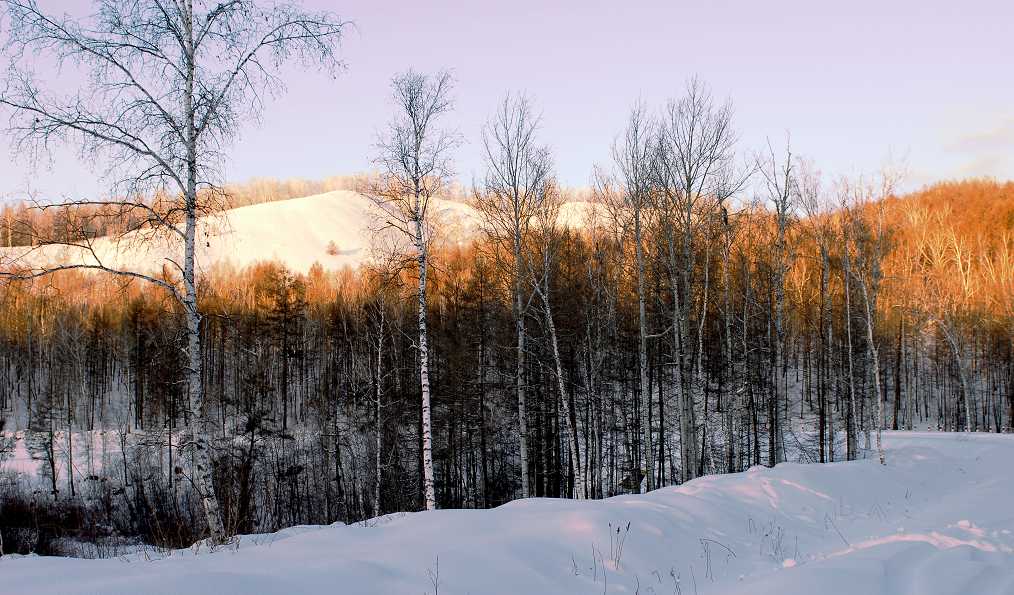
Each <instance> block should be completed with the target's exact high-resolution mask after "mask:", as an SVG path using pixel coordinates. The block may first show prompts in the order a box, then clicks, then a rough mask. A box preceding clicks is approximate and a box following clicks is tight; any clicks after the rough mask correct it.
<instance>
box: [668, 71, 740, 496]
mask: <svg viewBox="0 0 1014 595" xmlns="http://www.w3.org/2000/svg"><path fill="white" fill-rule="evenodd" d="M735 142H736V135H735V132H734V130H733V128H732V106H731V104H730V103H724V104H716V102H715V100H714V98H713V97H712V95H711V92H710V90H708V88H707V87H706V86H705V85H704V84H703V83H702V82H700V81H699V80H697V79H691V80H690V81H689V82H688V83H687V85H686V89H685V91H684V94H683V96H681V97H680V98H678V99H675V100H672V101H670V102H669V104H668V106H667V108H666V110H665V112H664V114H663V117H662V121H661V123H660V125H659V130H658V136H657V141H656V143H655V151H654V159H653V160H652V164H653V168H652V176H653V178H654V180H655V185H656V187H657V189H658V193H659V207H660V210H661V214H660V217H661V218H662V220H663V221H664V224H663V225H662V230H661V231H662V234H663V237H664V242H665V248H664V249H665V255H666V266H667V268H668V274H669V285H670V291H671V293H672V300H673V304H672V334H673V345H674V350H673V352H674V354H675V359H676V361H675V362H674V364H673V370H674V372H675V383H674V386H675V387H676V390H677V395H678V401H679V405H678V407H679V424H680V430H679V433H680V461H681V468H680V479H681V480H682V481H684V482H685V481H689V480H691V479H693V478H695V477H697V476H698V475H699V474H700V471H701V469H700V464H701V459H700V454H699V449H698V446H697V441H696V434H697V422H696V412H695V396H694V395H695V393H696V392H703V388H704V387H703V386H702V385H701V378H700V377H698V378H697V379H696V380H697V381H696V382H692V381H691V378H692V377H693V376H694V374H695V370H693V369H692V368H693V367H694V366H693V362H694V358H693V357H692V354H691V352H690V350H691V349H693V345H692V343H691V341H692V340H693V339H692V337H691V336H690V332H691V331H690V329H691V327H690V324H691V309H692V304H691V301H692V294H691V287H692V283H693V273H694V268H695V265H696V256H695V253H694V236H695V234H696V233H697V231H698V227H699V224H700V222H701V221H703V220H704V219H706V218H709V217H710V216H711V214H712V213H713V211H714V210H715V209H716V208H717V207H718V206H719V205H720V204H721V201H720V200H718V196H719V195H720V194H726V195H727V194H728V191H729V189H731V188H734V187H735V186H737V184H730V183H729V181H730V179H731V177H730V170H731V168H732V166H733V160H734V158H735V154H734V146H735ZM700 315H701V316H704V312H703V311H702V312H701V313H700ZM698 328H700V327H698Z"/></svg>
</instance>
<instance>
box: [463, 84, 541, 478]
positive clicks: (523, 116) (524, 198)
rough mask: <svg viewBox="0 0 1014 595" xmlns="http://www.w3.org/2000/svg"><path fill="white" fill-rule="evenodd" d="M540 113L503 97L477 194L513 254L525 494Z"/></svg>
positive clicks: (486, 139) (498, 241)
mask: <svg viewBox="0 0 1014 595" xmlns="http://www.w3.org/2000/svg"><path fill="white" fill-rule="evenodd" d="M538 127H539V117H538V116H536V115H535V114H533V112H532V106H531V103H530V102H529V100H528V99H527V98H525V97H523V96H517V97H512V96H511V95H509V94H508V95H507V96H505V97H504V99H503V101H502V102H501V104H500V106H499V107H498V108H497V111H496V114H495V115H494V116H493V119H492V120H490V121H489V122H488V123H487V124H486V127H485V128H484V129H483V133H482V143H483V148H484V151H485V159H486V177H485V180H484V183H483V186H482V189H481V191H477V192H476V193H475V206H476V207H477V208H478V210H479V212H480V213H481V214H482V219H483V226H484V230H485V233H486V235H487V237H488V238H489V239H490V240H491V242H492V243H493V244H494V245H496V246H497V247H498V248H499V249H500V250H502V251H503V252H506V253H507V254H508V255H509V256H508V257H507V258H506V259H503V258H501V259H498V262H499V263H500V264H501V267H502V268H503V269H505V271H506V273H507V276H508V278H509V281H510V283H511V286H512V288H511V291H512V294H513V295H512V308H513V315H514V328H515V334H516V336H517V351H516V354H517V362H516V368H515V370H516V371H515V390H516V393H517V401H518V425H519V428H520V432H519V441H520V450H521V497H522V498H527V497H528V496H529V495H530V494H531V486H530V481H529V477H528V417H527V413H526V406H525V335H526V331H525V317H526V312H527V311H528V303H529V300H528V299H526V298H525V291H524V287H525V285H526V284H525V276H526V274H525V270H524V269H525V264H524V251H525V250H526V249H527V246H526V245H527V243H528V242H529V241H530V238H529V235H530V232H531V222H532V218H533V217H534V216H535V214H536V212H537V211H538V208H539V201H541V200H543V199H544V198H545V197H546V195H547V185H548V184H549V183H550V158H549V150H548V149H547V148H546V147H545V146H543V145H540V144H538V142H537V139H536V136H535V135H536V133H537V132H538Z"/></svg>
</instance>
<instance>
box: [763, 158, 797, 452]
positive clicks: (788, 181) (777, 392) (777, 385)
mask: <svg viewBox="0 0 1014 595" xmlns="http://www.w3.org/2000/svg"><path fill="white" fill-rule="evenodd" d="M757 169H758V170H759V171H760V172H761V175H762V176H763V178H764V188H765V191H766V193H767V199H768V200H769V201H770V202H771V204H772V205H773V206H774V208H775V226H776V229H777V234H776V236H775V254H774V266H773V271H774V274H773V277H774V280H773V285H774V292H775V304H774V306H775V308H774V310H775V311H774V324H775V362H774V366H775V369H774V383H773V385H772V386H773V388H774V390H773V391H772V394H771V399H770V401H769V407H768V465H769V466H771V467H773V466H775V465H776V464H778V463H779V462H781V461H784V460H785V437H784V432H785V428H784V427H783V424H784V423H785V422H786V421H787V420H783V419H782V414H781V408H782V405H783V404H785V405H786V406H787V402H788V401H787V399H788V395H787V394H786V392H787V391H786V389H787V386H786V382H787V379H786V363H785V276H786V274H787V273H788V269H789V262H788V250H787V247H786V235H787V232H788V227H789V223H790V220H791V217H792V210H793V208H794V206H795V205H796V203H797V202H798V198H797V196H798V185H797V181H796V173H795V162H794V160H793V157H792V149H791V148H790V147H789V143H788V142H786V144H785V156H784V158H781V159H780V158H778V157H776V156H775V150H774V148H773V147H772V146H771V143H770V142H768V152H767V155H765V156H764V157H761V158H758V163H757Z"/></svg>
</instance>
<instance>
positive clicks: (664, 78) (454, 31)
mask: <svg viewBox="0 0 1014 595" xmlns="http://www.w3.org/2000/svg"><path fill="white" fill-rule="evenodd" d="M41 3H42V4H43V5H44V6H46V5H48V6H51V7H56V8H57V9H58V10H64V9H67V10H71V11H72V12H74V11H81V12H83V13H87V8H88V3H87V2H85V1H84V0H63V1H56V0H48V1H43V2H41ZM302 4H303V5H304V6H305V7H307V8H312V9H327V10H331V11H333V12H335V13H336V14H338V15H339V16H340V17H341V18H342V19H346V20H349V21H351V22H353V23H354V29H350V31H349V33H348V35H347V36H346V38H345V40H344V42H343V45H342V50H341V55H342V59H343V60H344V62H345V64H346V69H345V70H344V71H343V72H341V73H340V75H339V76H338V77H337V78H334V79H332V78H329V77H327V76H323V75H321V74H319V73H316V72H312V71H310V72H305V71H302V70H299V69H296V68H287V69H286V70H285V72H284V74H285V77H286V83H287V92H286V93H285V94H284V95H283V96H282V97H280V98H278V99H275V100H272V101H269V103H268V104H267V106H266V107H265V110H264V112H263V114H262V117H261V118H260V120H259V121H258V122H250V123H248V125H246V126H244V128H243V129H242V130H241V133H240V135H239V137H238V138H237V139H236V140H235V141H234V142H233V143H232V145H231V146H230V147H229V148H228V152H227V161H226V163H225V166H224V175H225V177H226V181H243V180H246V179H249V178H251V177H255V176H269V177H274V178H279V179H284V178H291V177H303V178H311V179H316V178H324V177H328V176H332V175H340V174H350V173H356V172H362V171H367V170H369V169H371V163H372V159H373V157H374V156H375V154H376V150H375V147H374V145H375V143H376V138H377V133H378V131H379V130H380V129H382V127H383V126H384V124H385V123H386V122H387V121H388V120H389V119H390V116H391V113H392V105H391V103H390V100H389V95H390V81H391V78H392V76H394V75H395V74H396V73H398V72H401V71H404V70H406V69H408V68H413V69H416V70H420V71H424V72H434V71H437V70H440V69H450V70H451V71H452V73H453V75H454V77H455V79H456V81H457V83H456V87H455V111H454V113H453V114H452V115H451V116H450V117H449V118H448V119H447V121H446V123H447V124H448V125H449V126H451V127H452V128H454V129H456V130H457V131H458V132H460V134H461V135H462V137H463V138H464V140H465V143H464V144H463V145H462V146H461V147H460V148H459V149H458V151H457V154H456V156H455V157H456V158H455V163H456V173H457V176H458V179H459V181H461V182H463V183H466V184H468V183H470V182H471V181H472V180H474V179H479V178H481V176H482V175H483V171H484V165H483V162H482V159H481V156H480V155H481V152H482V151H481V145H480V142H481V141H480V131H481V129H482V126H483V124H484V122H485V121H486V120H487V119H488V118H489V117H490V115H491V114H492V112H493V111H494V109H495V108H496V105H497V102H498V101H499V99H500V98H501V97H502V96H503V94H504V93H505V92H507V91H511V92H515V93H518V92H520V93H525V94H526V95H528V96H529V97H530V98H531V99H532V100H533V102H534V103H535V105H536V107H537V109H538V111H540V112H541V115H542V126H541V129H540V136H541V138H542V140H543V141H544V142H545V143H547V144H548V145H549V146H550V147H551V148H552V150H553V153H554V157H555V163H556V169H557V175H558V178H559V179H560V181H561V182H562V183H563V184H565V185H568V186H586V185H588V184H589V183H590V180H591V173H592V168H593V166H594V165H595V164H602V165H608V163H609V159H610V145H611V143H612V141H613V139H614V138H615V137H616V135H617V134H618V133H620V132H621V130H622V128H623V126H624V123H625V120H626V117H627V113H628V111H629V109H630V107H631V105H632V104H633V103H634V102H635V101H637V100H638V99H641V100H643V101H645V102H646V103H647V104H648V106H649V107H650V108H651V109H656V110H657V109H661V108H662V107H663V106H664V105H665V102H666V101H667V99H668V98H671V97H675V96H678V95H679V94H680V92H681V90H682V89H683V87H684V84H685V82H686V80H687V79H688V78H689V77H691V76H697V77H699V78H700V79H701V80H703V81H705V82H706V83H707V84H708V85H709V86H710V87H711V90H712V92H713V94H714V95H715V96H716V97H718V98H719V99H725V98H728V99H730V100H731V101H732V103H733V106H734V110H735V120H734V122H735V126H736V129H737V130H738V131H739V137H740V141H739V145H738V146H739V149H740V151H741V152H742V154H743V155H744V156H749V155H751V154H753V153H754V152H756V151H758V150H760V149H762V148H764V147H765V143H766V141H767V139H771V140H772V141H773V142H775V143H776V144H777V143H783V142H784V140H785V138H786V136H787V135H789V137H790V138H791V144H792V148H793V150H794V152H795V153H797V154H801V155H804V156H806V157H807V158H808V159H810V160H812V161H813V162H814V163H815V164H817V166H818V167H819V168H820V169H821V170H822V171H823V172H824V174H825V175H826V176H828V177H835V176H839V175H856V174H859V173H864V172H873V171H875V170H877V169H879V168H880V167H882V166H884V165H886V164H891V165H893V166H895V167H897V166H903V167H904V168H905V170H906V171H907V175H906V178H905V181H904V186H905V187H907V188H917V187H920V186H923V185H925V184H928V183H932V182H934V181H937V180H942V179H951V178H962V177H970V176H990V177H996V178H1000V179H1008V178H1014V76H1012V74H1014V73H1012V70H1011V66H1012V65H1014V25H1012V24H1011V23H1014V5H1011V4H1010V3H1008V2H1006V1H1002V0H995V1H993V2H982V1H974V0H971V1H968V0H966V1H963V2H953V1H951V2H936V1H925V0H924V1H915V0H892V1H890V2H886V1H880V2H871V1H867V0H858V1H854V2H833V3H832V2H813V1H807V2H804V1H796V0H791V1H788V0H786V1H782V0H769V1H765V2H756V1H751V2H748V1H743V2H733V1H715V2H704V1H701V2H694V3H690V2H683V1H675V0H669V1H664V0H657V1H656V0H652V1H613V2H597V1H595V0H585V1H576V0H565V1H558V2H551V1H542V2H539V1H532V0H514V1H512V2H483V1H478V0H476V1H471V2H465V1H454V2H452V1H448V0H432V1H427V2H407V1H401V2H398V1H391V0H349V1H345V2H333V1H327V0H304V2H303V3H302ZM68 6H69V7H70V8H68ZM39 74H40V76H42V77H43V78H45V77H46V76H47V75H49V76H52V77H56V76H57V73H55V72H46V71H44V70H40V71H39ZM60 76H63V75H62V74H61V75H60ZM5 121H6V116H0V122H5ZM0 149H3V150H4V152H5V154H6V155H9V156H10V158H9V159H7V160H2V161H0V196H2V197H5V198H8V199H10V198H16V197H18V196H20V195H23V193H24V192H25V191H26V190H27V189H31V190H34V191H37V192H42V193H47V194H54V193H55V194H62V195H78V194H88V193H95V192H101V191H102V190H103V188H104V186H103V184H104V182H103V181H102V180H101V179H99V177H98V174H99V173H100V171H101V168H100V167H99V165H100V164H96V163H91V162H85V163H82V162H81V161H80V160H79V159H78V158H77V156H76V154H75V153H74V151H72V150H70V149H56V150H55V151H54V152H53V153H52V157H51V159H50V160H48V161H47V162H44V163H41V164H35V165H33V164H31V163H30V162H29V161H28V160H26V159H25V158H24V156H23V155H18V154H15V153H12V152H11V150H10V144H9V143H8V141H7V140H6V137H5V138H4V139H3V140H0Z"/></svg>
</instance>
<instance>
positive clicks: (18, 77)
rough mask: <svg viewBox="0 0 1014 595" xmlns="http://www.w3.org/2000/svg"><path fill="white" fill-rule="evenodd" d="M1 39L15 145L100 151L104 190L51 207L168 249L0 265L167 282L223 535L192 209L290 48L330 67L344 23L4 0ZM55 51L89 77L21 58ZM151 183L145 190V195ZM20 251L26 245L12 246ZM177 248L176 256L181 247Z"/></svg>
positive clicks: (197, 456)
mask: <svg viewBox="0 0 1014 595" xmlns="http://www.w3.org/2000/svg"><path fill="white" fill-rule="evenodd" d="M4 4H5V5H6V8H7V13H8V16H9V18H10V27H9V31H10V34H9V39H8V40H7V50H8V51H9V52H10V53H11V55H12V56H13V58H12V63H11V66H10V75H9V78H8V80H7V81H6V84H5V87H4V90H3V92H2V93H0V105H2V106H4V107H6V108H7V109H8V110H9V111H10V113H11V119H10V126H9V132H10V133H11V134H12V135H13V136H14V137H15V139H16V141H17V146H18V147H19V148H21V149H28V150H33V149H35V150H38V149H43V150H44V149H46V148H48V147H49V145H50V144H51V143H53V142H55V141H67V142H72V143H75V144H77V146H79V147H80V149H81V155H82V157H83V158H87V159H93V158H94V156H95V155H103V156H104V157H106V158H107V160H108V163H109V167H108V169H107V170H106V177H107V178H108V179H110V180H111V181H112V182H113V192H112V194H111V195H112V196H127V197H141V198H127V199H109V200H93V201H89V200H82V201H72V202H67V203H62V204H60V205H57V206H56V207H51V208H62V209H65V210H66V211H68V213H69V214H72V213H73V212H74V211H75V210H78V209H83V208H86V207H96V208H101V209H105V210H106V211H105V212H106V213H107V214H109V215H111V216H115V217H120V218H123V217H128V216H131V217H136V218H137V220H138V221H140V223H138V224H137V225H136V226H134V228H133V231H134V233H133V234H132V235H131V237H132V238H134V239H142V240H143V241H148V240H150V239H152V238H154V237H157V236H163V237H165V238H168V241H169V242H171V243H172V245H174V246H176V247H177V256H175V257H173V258H169V259H167V261H166V262H165V263H164V268H166V269H168V272H166V273H164V274H163V275H160V276H159V275H153V274H148V273H144V272H139V271H134V270H127V269H124V268H118V267H115V266H113V265H110V264H107V263H105V262H103V259H102V258H101V257H100V255H99V253H98V251H96V250H95V248H94V244H93V243H92V242H91V240H90V239H89V238H88V236H87V235H84V236H83V237H81V236H79V237H80V241H70V242H68V243H70V244H72V245H73V246H74V247H75V248H77V249H79V250H80V251H81V253H83V254H84V255H85V258H84V260H83V261H81V262H69V263H64V264H55V265H54V264H52V263H45V262H43V263H38V262H33V261H31V260H30V259H28V258H21V259H19V260H17V261H16V262H11V263H7V266H5V267H4V272H3V275H4V276H6V277H7V278H8V279H15V280H26V279H32V278H36V277H40V276H43V275H48V274H51V273H54V272H56V271H60V270H68V269H87V270H99V271H104V272H107V273H110V274H114V275H118V276H121V277H124V278H126V279H137V280H143V281H146V282H149V283H152V284H155V285H157V286H159V287H161V288H163V289H164V290H166V291H167V292H168V293H169V294H171V295H172V296H173V297H174V298H175V299H176V300H177V301H178V303H179V304H180V305H181V307H182V309H183V313H184V314H185V317H186V345H185V346H184V350H185V351H186V354H187V361H188V366H187V378H186V384H187V407H188V410H189V427H188V434H189V437H190V438H189V440H188V442H187V445H188V446H189V447H190V448H191V449H192V452H193V461H194V465H193V478H192V479H193V484H194V487H195V488H196V490H197V492H198V493H199V495H200V498H201V501H202V503H203V507H204V513H205V517H206V520H207V523H208V528H209V532H210V534H211V539H212V541H213V542H222V541H224V539H225V528H224V526H223V523H222V515H221V512H220V510H219V504H218V498H217V497H216V495H215V491H214V486H213V485H212V473H211V456H210V443H209V439H208V433H207V431H206V430H205V428H203V427H202V426H203V425H204V423H203V422H204V411H203V410H204V406H203V402H204V390H203V386H202V372H201V349H200V340H201V339H200V329H201V312H200V310H199V308H198V303H197V276H196V274H197V262H196V251H195V244H196V235H197V219H198V217H199V215H200V214H201V213H203V212H205V211H207V210H209V209H210V208H211V207H212V206H213V201H214V199H215V197H217V196H219V195H220V193H219V192H217V188H218V187H219V185H218V183H217V178H218V166H219V165H220V164H221V162H222V157H223V151H224V150H225V148H226V146H227V145H228V143H229V142H230V141H231V140H232V139H233V138H234V137H235V135H236V134H237V133H238V131H239V127H240V124H241V123H242V122H243V121H244V120H245V119H248V118H256V117H257V116H258V114H259V113H260V111H261V108H262V107H263V101H264V99H265V97H266V96H269V95H272V94H275V93H278V92H280V91H282V90H283V84H282V80H281V79H280V78H279V76H278V74H277V73H278V72H279V69H280V67H281V66H282V65H283V64H284V63H286V62H289V61H292V60H296V61H298V62H300V63H302V64H303V65H307V66H309V65H311V64H316V65H318V66H320V67H323V68H324V69H325V70H327V71H328V72H334V71H335V69H336V68H339V67H340V66H341V63H340V61H339V60H338V57H337V55H336V51H337V48H338V46H339V43H340V41H341V38H342V34H343V32H344V30H345V28H346V24H345V23H343V22H342V21H340V20H338V19H336V18H335V17H334V16H332V15H331V14H329V13H310V12H305V11H303V10H301V9H299V8H298V7H296V6H293V5H287V4H269V5H263V6H262V5H261V3H258V2H256V1H255V0H231V1H223V2H220V3H215V4H213V5H212V6H211V7H210V8H208V9H202V8H200V5H199V8H198V9H196V10H195V8H194V2H193V1H192V0H179V1H176V2H164V1H160V0H145V1H138V0H101V1H98V2H97V3H96V4H97V11H96V14H95V16H94V17H92V18H91V20H90V22H87V23H79V22H77V21H75V20H74V19H72V18H71V17H69V16H55V15H51V14H48V13H46V12H45V11H43V10H42V9H41V8H40V7H39V6H38V3H37V2H36V0H6V1H5V2H4ZM39 55H44V56H51V57H53V58H54V59H56V60H57V61H59V62H60V63H61V64H63V63H67V64H73V65H75V66H77V67H79V68H81V69H84V70H85V71H87V72H88V74H89V75H90V76H89V77H88V79H87V81H88V82H87V83H86V84H85V87H84V88H82V89H79V90H78V91H77V92H76V93H73V94H70V95H67V96H59V95H57V94H54V93H50V92H47V91H45V90H44V89H43V88H42V87H40V86H39V83H38V82H37V80H36V77H35V76H34V75H33V73H32V72H31V69H30V63H31V61H32V60H33V59H35V58H36V56H39ZM146 196H147V197H151V196H155V197H159V198H158V200H155V201H147V200H145V199H144V198H143V197H146ZM22 256H25V255H22ZM179 258H181V259H182V262H180V261H179V260H178V259H179Z"/></svg>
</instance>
